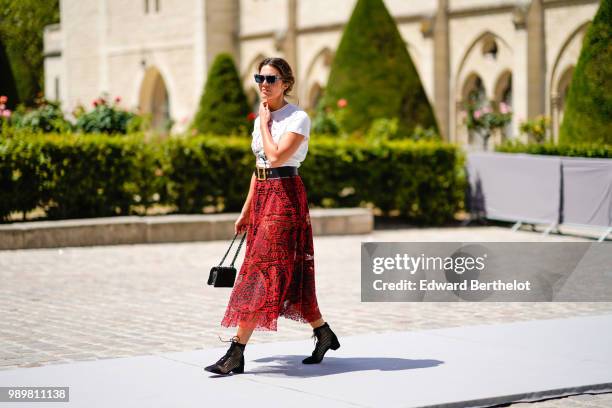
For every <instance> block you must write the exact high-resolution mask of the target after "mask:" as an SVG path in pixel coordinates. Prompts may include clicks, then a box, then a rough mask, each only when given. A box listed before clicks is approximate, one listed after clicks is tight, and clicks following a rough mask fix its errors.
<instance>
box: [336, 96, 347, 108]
mask: <svg viewBox="0 0 612 408" xmlns="http://www.w3.org/2000/svg"><path fill="white" fill-rule="evenodd" d="M346 105H348V102H347V100H346V99H344V98H342V99H338V107H339V108H341V109H342V108H346Z"/></svg>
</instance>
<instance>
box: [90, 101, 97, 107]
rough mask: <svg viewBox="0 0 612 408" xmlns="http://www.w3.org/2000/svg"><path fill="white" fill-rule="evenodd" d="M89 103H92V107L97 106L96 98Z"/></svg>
mask: <svg viewBox="0 0 612 408" xmlns="http://www.w3.org/2000/svg"><path fill="white" fill-rule="evenodd" d="M91 104H92V105H93V107H94V108H96V107H98V100H97V99H95V100H94V101H93V102H92V103H91Z"/></svg>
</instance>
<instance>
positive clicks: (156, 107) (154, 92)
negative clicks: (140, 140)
mask: <svg viewBox="0 0 612 408" xmlns="http://www.w3.org/2000/svg"><path fill="white" fill-rule="evenodd" d="M138 106H139V108H140V112H141V113H142V114H150V115H151V126H152V128H153V129H155V130H157V131H159V132H162V133H166V131H168V130H169V129H167V126H168V123H169V120H170V96H169V93H168V89H167V87H166V81H165V80H164V78H163V76H162V74H161V72H160V71H159V69H157V68H156V67H155V66H152V67H149V68H147V69H146V71H145V73H144V77H143V79H142V82H141V85H140V91H139V97H138Z"/></svg>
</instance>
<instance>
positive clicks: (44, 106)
mask: <svg viewBox="0 0 612 408" xmlns="http://www.w3.org/2000/svg"><path fill="white" fill-rule="evenodd" d="M36 103H37V107H36V108H34V109H28V108H26V107H25V105H19V106H18V108H17V110H16V111H15V112H14V113H13V115H12V116H11V124H12V125H13V126H15V127H16V128H17V129H26V130H29V131H32V132H70V131H71V130H72V125H71V123H70V122H69V121H67V120H66V119H65V118H64V113H63V112H62V110H61V108H60V104H59V102H54V101H47V100H45V99H44V98H41V99H38V100H37V102H36Z"/></svg>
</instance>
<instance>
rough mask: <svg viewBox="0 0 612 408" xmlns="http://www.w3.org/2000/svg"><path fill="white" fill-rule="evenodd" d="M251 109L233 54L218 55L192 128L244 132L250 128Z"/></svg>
mask: <svg viewBox="0 0 612 408" xmlns="http://www.w3.org/2000/svg"><path fill="white" fill-rule="evenodd" d="M249 110H250V109H249V103H248V101H247V98H246V95H245V93H244V90H243V89H242V83H241V82H240V78H239V76H238V71H237V70H236V66H235V65H234V61H233V59H232V57H231V55H229V54H226V53H222V54H219V55H217V57H216V58H215V60H214V62H213V64H212V67H211V68H210V72H209V74H208V79H207V80H206V85H205V87H204V93H203V94H202V97H201V99H200V106H199V110H198V113H197V114H196V116H195V119H194V121H193V123H192V124H191V129H196V130H197V131H198V132H200V133H207V132H210V133H215V134H229V133H243V134H244V133H245V132H246V131H247V129H248V128H249V120H248V118H247V115H248V114H249Z"/></svg>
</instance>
